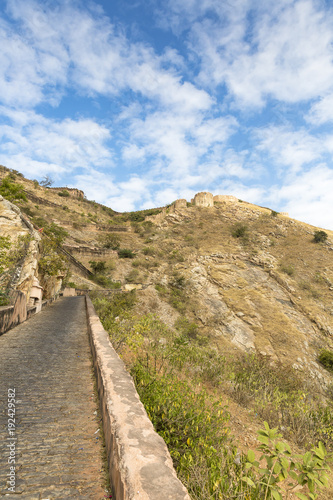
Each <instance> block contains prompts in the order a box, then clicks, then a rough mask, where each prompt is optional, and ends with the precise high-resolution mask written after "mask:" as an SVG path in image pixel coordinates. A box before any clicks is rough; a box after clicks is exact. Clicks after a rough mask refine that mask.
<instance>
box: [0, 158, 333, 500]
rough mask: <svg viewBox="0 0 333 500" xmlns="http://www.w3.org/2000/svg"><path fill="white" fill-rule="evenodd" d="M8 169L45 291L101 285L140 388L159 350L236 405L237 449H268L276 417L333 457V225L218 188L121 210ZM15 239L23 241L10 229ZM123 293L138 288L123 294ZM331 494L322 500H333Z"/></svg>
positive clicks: (297, 440)
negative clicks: (38, 239)
mask: <svg viewBox="0 0 333 500" xmlns="http://www.w3.org/2000/svg"><path fill="white" fill-rule="evenodd" d="M0 175H1V178H2V180H3V179H7V191H5V187H6V186H4V182H3V181H2V186H0V194H2V196H4V198H7V199H9V201H13V202H14V203H15V204H16V205H18V206H19V207H20V210H21V212H22V214H23V215H24V217H25V218H26V219H27V220H28V221H29V222H30V223H31V224H32V225H33V226H34V228H35V231H38V230H40V229H42V228H43V231H42V232H39V233H38V234H39V235H40V236H42V244H41V245H39V246H40V252H41V253H40V256H39V258H38V260H39V279H40V282H41V283H42V285H43V287H44V288H45V293H46V294H48V293H51V288H52V291H54V280H55V279H57V278H59V276H60V277H61V279H62V280H63V282H64V283H65V284H67V285H68V284H70V286H73V287H76V288H89V289H91V290H95V292H93V293H94V294H95V305H96V308H97V311H98V312H99V314H100V316H101V319H102V320H103V321H104V325H105V328H106V329H108V330H109V331H110V333H111V337H112V335H113V337H114V343H115V344H116V347H118V350H119V352H120V353H121V355H122V356H123V357H124V359H125V360H126V361H127V363H128V366H129V369H131V370H132V373H133V376H134V378H135V379H136V381H137V383H138V384H139V385H140V384H141V382H142V381H143V379H142V372H141V371H140V370H142V366H144V363H143V361H142V359H147V366H148V365H149V363H150V362H151V360H152V359H153V358H154V356H155V368H154V369H153V368H152V366H150V365H149V366H150V368H149V366H148V368H149V369H150V372H149V370H148V372H149V374H150V375H151V373H152V371H153V372H154V373H155V379H154V380H160V379H159V377H160V376H162V375H163V376H165V377H167V376H168V377H171V375H170V373H171V372H172V373H175V372H176V373H178V375H177V377H178V380H181V379H182V380H183V381H184V383H185V382H186V383H188V384H189V386H188V387H191V390H193V391H194V392H196V393H199V392H200V390H201V388H204V389H205V391H206V392H207V394H209V397H212V398H213V399H214V398H215V400H214V401H215V402H216V401H220V402H221V401H222V402H223V404H224V405H226V404H227V405H228V412H230V418H229V419H226V420H228V422H227V423H226V422H225V423H226V425H227V428H228V429H229V431H228V432H230V434H232V435H234V436H235V438H234V439H235V443H236V447H237V449H239V450H241V451H246V450H247V449H248V447H256V446H257V438H256V431H257V430H258V429H259V428H260V427H261V426H262V423H263V420H266V421H268V423H269V425H271V426H277V427H278V428H279V430H280V432H281V433H282V434H283V437H284V438H285V439H287V440H288V441H289V443H290V444H291V446H292V447H293V449H294V450H295V451H298V452H300V453H304V452H305V450H307V449H308V448H309V446H310V445H311V444H314V443H315V442H317V441H318V440H319V439H320V440H322V441H323V442H324V443H325V445H326V447H327V448H328V449H329V450H332V446H333V426H332V424H333V411H332V410H333V408H332V401H333V389H332V387H333V386H332V375H331V372H330V371H329V370H328V369H327V368H329V367H330V359H331V358H330V353H331V355H332V360H333V345H332V335H333V321H332V316H333V302H332V292H333V232H332V231H329V230H325V231H323V230H322V229H321V228H316V227H313V226H310V225H308V224H305V223H302V222H299V221H296V220H293V219H291V218H289V217H288V216H287V215H281V214H278V213H276V212H274V211H272V210H271V209H268V208H263V207H259V206H255V205H253V204H250V203H247V202H245V201H241V200H237V199H235V198H233V197H229V196H219V197H215V200H214V199H213V197H212V195H209V194H207V193H201V194H199V195H197V196H196V198H195V199H194V200H193V201H192V202H191V203H190V202H188V203H187V202H186V200H178V201H177V202H175V203H173V204H172V205H170V206H168V207H162V208H158V209H152V210H146V211H142V212H132V213H125V214H119V213H116V212H114V211H113V210H112V209H110V208H108V207H105V206H103V205H100V204H98V203H96V202H94V201H89V200H87V199H85V197H84V194H83V193H82V192H80V191H78V190H71V189H68V188H46V187H43V186H41V185H39V184H38V183H37V182H36V181H31V180H28V179H25V178H23V177H22V176H21V175H20V174H19V173H18V172H13V171H9V170H8V169H5V168H4V167H3V168H2V170H1V171H0ZM8 182H9V186H11V187H9V188H8ZM5 184H6V183H5ZM13 186H14V187H15V186H16V187H17V186H21V187H18V188H17V189H16V192H14V191H15V188H14V187H13ZM1 189H2V191H1ZM6 194H7V196H6ZM11 197H12V199H11ZM0 223H1V213H0ZM2 227H3V228H4V226H2ZM3 235H4V236H6V235H9V236H12V237H13V238H14V239H15V238H17V237H16V236H15V235H14V233H13V230H10V229H9V230H8V231H7V233H5V232H3ZM47 241H52V245H55V246H52V248H50V246H48V243H47ZM15 258H16V260H17V258H18V257H17V256H16V257H15ZM14 260H15V259H14ZM8 265H9V264H8ZM80 265H81V267H80ZM51 271H52V272H51ZM52 276H53V282H52ZM50 280H51V281H50ZM51 282H52V283H53V284H52V286H51V285H50V283H51ZM58 282H59V279H58ZM3 286H4V283H3ZM119 287H122V289H123V290H131V289H133V290H136V292H135V291H134V292H133V293H130V294H127V295H126V297H127V298H126V299H121V298H120V297H125V295H123V294H121V295H120V294H117V295H116V293H117V292H116V290H119V289H120V288H119ZM111 294H113V295H114V297H115V298H114V299H113V303H114V304H116V306H115V308H114V309H112V307H111V306H110V302H112V300H110V298H105V297H109V296H110V295H111ZM122 300H123V302H121V301H122ZM122 325H123V326H122ZM137 335H138V337H137ZM138 339H140V341H139V340H138ZM175 346H177V347H175ZM169 347H170V350H169V351H168V350H167V349H168V348H169ZM151 349H152V350H151ZM154 349H155V350H154ZM163 349H164V350H163ZM324 351H326V354H327V352H328V354H327V359H328V360H329V361H327V359H326V361H325V359H324V356H323V352H324ZM167 352H168V354H166V353H167ZM175 352H177V353H178V355H179V356H180V355H182V356H183V358H181V356H180V358H179V359H178V358H177V359H178V361H177V360H175V357H174V353H175ZM148 353H149V356H150V358H149V362H148ZM140 356H141V357H140ZM136 360H141V361H140V363H141V364H140V363H139V365H138V364H137V362H136ZM320 360H321V362H320ZM156 363H157V366H158V367H160V368H159V369H158V370H157V371H156ZM324 365H326V367H325V366H324ZM138 366H140V367H141V368H140V370H139V369H138ZM177 366H178V368H179V367H180V368H179V370H178V368H177V370H178V371H177V370H176V367H177ZM332 366H333V362H332ZM138 370H139V371H138ZM154 370H155V371H154ZM139 372H140V373H139ZM145 376H148V375H147V374H146V375H145ZM140 377H141V378H140ZM170 380H171V378H170ZM172 380H173V379H172ZM164 382H165V384H167V379H165V380H164ZM191 383H192V386H191ZM142 384H143V382H142ZM193 384H194V385H193ZM143 385H144V384H143ZM148 385H149V384H148ZM199 389H200V390H199ZM141 397H142V398H143V399H144V398H145V397H147V394H143V393H142V394H141ZM152 397H153V396H152V395H151V394H149V398H152ZM154 397H156V395H154ZM149 398H148V399H149ZM149 401H150V403H151V402H152V399H150V400H149ZM149 401H148V402H147V401H146V405H147V406H148V408H149V404H150V403H149ZM156 401H157V400H156ZM156 401H155V402H156ZM212 401H213V400H212ZM182 404H183V405H185V403H184V402H182ZM210 404H213V403H210ZM147 406H146V407H147ZM156 406H157V403H156ZM147 411H148V413H149V410H147ZM165 411H167V410H165ZM151 417H152V419H153V420H154V418H157V417H156V415H155V417H154V415H151ZM157 425H161V424H160V423H158V422H157ZM164 438H165V436H164ZM190 442H191V439H190ZM189 446H190V445H189ZM183 453H185V452H184V451H183ZM175 457H176V454H175V455H174V458H175ZM175 461H176V462H177V463H178V462H179V459H177V458H175ZM179 467H180V474H182V467H181V465H180V466H179ZM182 479H183V480H184V478H182ZM185 482H186V481H185ZM332 484H333V483H332ZM191 488H192V486H191V487H189V489H191ZM193 488H194V487H193ZM194 489H195V488H194ZM330 490H331V488H328V490H326V492H325V493H322V496H321V497H320V498H327V499H328V498H333V496H332V494H331V493H330ZM193 491H194V490H193ZM295 491H296V490H295ZM192 494H193V492H192ZM193 495H194V494H193ZM194 498H208V496H207V497H204V496H202V497H200V496H194ZM212 498H213V497H212ZM214 498H215V497H214ZM216 498H219V497H218V496H216ZM221 498H228V496H226V497H221ZM230 498H231V497H230ZM235 498H236V497H235ZM237 498H238V497H237ZM239 498H240V497H239ZM249 498H250V497H249ZM291 498H292V497H291Z"/></svg>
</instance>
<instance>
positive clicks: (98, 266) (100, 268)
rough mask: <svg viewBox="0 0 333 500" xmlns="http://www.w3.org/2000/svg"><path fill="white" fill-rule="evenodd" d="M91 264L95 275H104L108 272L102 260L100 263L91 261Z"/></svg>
mask: <svg viewBox="0 0 333 500" xmlns="http://www.w3.org/2000/svg"><path fill="white" fill-rule="evenodd" d="M89 264H90V266H91V269H92V270H93V272H94V274H98V273H103V272H104V271H105V270H106V262H105V260H101V261H99V262H96V261H95V260H90V261H89Z"/></svg>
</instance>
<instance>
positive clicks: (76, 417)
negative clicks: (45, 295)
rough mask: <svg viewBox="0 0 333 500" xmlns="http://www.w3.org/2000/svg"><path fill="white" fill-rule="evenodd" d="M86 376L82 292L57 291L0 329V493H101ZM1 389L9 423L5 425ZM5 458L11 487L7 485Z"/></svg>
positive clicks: (94, 497) (29, 499) (97, 498)
mask: <svg viewBox="0 0 333 500" xmlns="http://www.w3.org/2000/svg"><path fill="white" fill-rule="evenodd" d="M93 384H94V377H93V372H92V367H91V359H90V348H89V342H88V335H87V323H86V315H85V299H84V297H68V298H62V299H59V300H58V301H57V302H55V303H53V304H52V305H50V306H49V307H47V308H46V309H45V310H43V311H41V312H40V313H39V314H37V315H36V316H33V317H32V318H31V319H30V320H28V321H26V322H25V323H22V324H21V325H19V326H17V327H16V328H14V329H12V330H10V331H9V332H7V333H6V334H4V335H2V336H1V337H0V496H1V497H5V498H17V499H22V500H23V499H24V500H37V499H38V500H42V499H49V500H53V499H66V500H67V499H80V500H85V499H87V500H88V499H89V500H101V499H103V498H104V496H105V495H106V494H105V490H104V484H105V483H104V478H105V473H103V471H102V467H103V461H102V443H101V439H100V438H99V434H100V432H97V433H96V431H97V429H98V427H99V422H98V416H97V415H96V410H97V403H96V401H95V398H94V393H93V391H94V385H93ZM9 389H15V400H16V403H15V406H16V408H15V410H16V413H15V428H9V426H8V422H10V421H9V416H8V406H10V405H9V404H8V390H9ZM9 396H11V393H10V394H9ZM9 411H11V409H10V410H9ZM94 412H95V413H94ZM12 416H13V415H12ZM10 425H12V424H10ZM9 431H11V432H12V433H13V435H12V436H10V434H9ZM8 445H9V446H8ZM12 459H15V462H16V463H15V466H16V470H15V483H16V487H15V493H12V492H11V491H10V490H8V488H9V487H10V483H8V480H10V479H14V477H13V475H12V477H10V476H9V474H10V473H11V470H10V466H11V465H10V464H9V463H8V461H10V460H12ZM8 494H9V496H6V495H8Z"/></svg>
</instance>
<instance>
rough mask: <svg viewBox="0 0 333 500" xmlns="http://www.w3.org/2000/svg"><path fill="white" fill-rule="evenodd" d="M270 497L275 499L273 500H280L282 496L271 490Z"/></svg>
mask: <svg viewBox="0 0 333 500" xmlns="http://www.w3.org/2000/svg"><path fill="white" fill-rule="evenodd" d="M271 493H272V497H273V498H275V500H282V495H281V493H279V492H278V491H276V490H271Z"/></svg>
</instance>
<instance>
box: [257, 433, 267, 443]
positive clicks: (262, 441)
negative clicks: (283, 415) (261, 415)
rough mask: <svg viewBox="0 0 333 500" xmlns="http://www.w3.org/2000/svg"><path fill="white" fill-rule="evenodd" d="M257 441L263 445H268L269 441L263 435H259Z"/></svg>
mask: <svg viewBox="0 0 333 500" xmlns="http://www.w3.org/2000/svg"><path fill="white" fill-rule="evenodd" d="M258 440H259V441H260V442H261V443H263V444H266V445H268V444H269V439H268V437H267V436H263V435H259V436H258Z"/></svg>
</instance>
